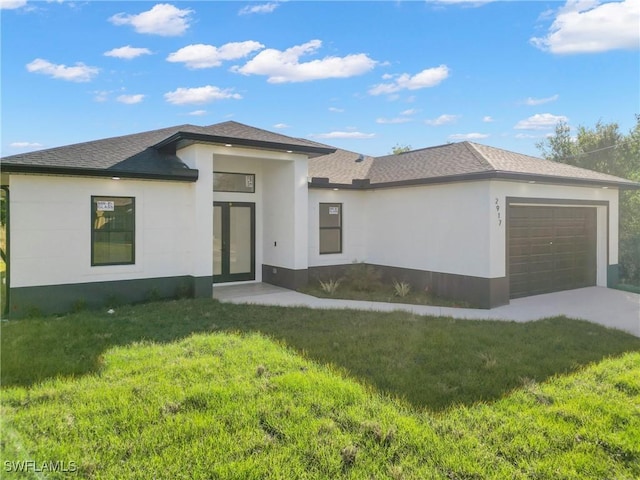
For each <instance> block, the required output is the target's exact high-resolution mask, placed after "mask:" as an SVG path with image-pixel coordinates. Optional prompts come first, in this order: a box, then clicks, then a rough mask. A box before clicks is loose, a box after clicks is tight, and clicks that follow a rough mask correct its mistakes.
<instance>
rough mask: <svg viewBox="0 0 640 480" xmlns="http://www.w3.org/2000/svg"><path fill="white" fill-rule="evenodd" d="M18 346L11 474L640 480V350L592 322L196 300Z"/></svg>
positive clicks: (25, 332) (17, 335) (7, 402)
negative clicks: (27, 463) (54, 467)
mask: <svg viewBox="0 0 640 480" xmlns="http://www.w3.org/2000/svg"><path fill="white" fill-rule="evenodd" d="M1 346H2V351H1V354H2V382H3V387H2V390H1V393H2V412H1V413H2V415H1V417H0V418H1V419H2V430H1V432H2V442H0V452H1V454H2V461H3V462H2V464H1V465H0V468H3V469H4V470H3V471H2V473H3V474H4V473H5V472H6V464H5V463H4V462H5V461H9V462H11V461H14V462H15V461H20V460H22V461H24V460H33V461H35V462H36V464H38V465H41V464H42V463H43V462H55V461H64V462H66V463H67V466H68V465H69V462H74V463H73V465H74V466H75V467H76V468H77V471H76V472H73V473H71V474H68V475H67V476H66V477H65V475H64V474H56V473H52V474H51V475H50V476H48V477H47V478H101V479H102V478H104V479H128V478H132V479H133V478H154V477H155V478H171V479H173V478H189V479H199V478H221V479H225V478H230V479H231V478H238V479H252V478H256V479H258V478H283V479H289V478H327V479H333V478H357V479H360V478H393V479H400V478H402V479H423V478H443V479H463V478H467V479H468V478H478V479H480V478H514V479H517V478H522V479H524V478H545V479H546V478H548V479H563V478H566V479H569V478H586V479H591V478H593V479H596V478H612V479H613V478H619V479H627V478H628V479H632V478H638V477H639V476H640V416H639V415H638V408H639V405H640V339H638V338H636V337H633V336H631V335H627V334H625V333H623V332H618V331H615V330H608V329H604V328H602V327H599V326H597V325H593V324H590V323H587V322H580V321H573V320H568V319H565V318H555V319H549V320H545V321H541V322H533V323H526V324H517V323H509V322H491V321H466V320H465V321H456V320H451V319H446V318H422V317H417V316H413V315H410V314H406V313H399V312H396V313H373V312H350V311H314V310H308V309H302V308H299V309H286V308H276V307H258V306H238V305H229V304H220V303H218V302H215V301H211V300H182V301H172V302H163V303H153V304H148V305H140V306H135V307H121V308H119V309H118V310H117V311H116V313H115V314H113V315H109V314H107V313H106V312H79V313H76V314H73V315H68V316H65V317H62V318H40V319H28V320H21V321H10V322H3V324H2V345H1ZM301 352H302V353H303V355H301V354H300V353H301ZM625 352H626V353H625ZM16 478H37V477H35V476H33V475H32V476H29V475H22V476H21V475H18V476H17V477H16Z"/></svg>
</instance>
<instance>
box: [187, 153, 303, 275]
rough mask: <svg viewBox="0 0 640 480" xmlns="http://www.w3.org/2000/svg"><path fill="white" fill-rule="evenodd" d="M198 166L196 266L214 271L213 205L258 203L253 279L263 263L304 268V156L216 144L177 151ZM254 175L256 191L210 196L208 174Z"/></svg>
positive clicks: (189, 162)
mask: <svg viewBox="0 0 640 480" xmlns="http://www.w3.org/2000/svg"><path fill="white" fill-rule="evenodd" d="M178 155H179V156H180V158H181V159H182V160H183V161H184V162H185V163H186V164H187V165H189V166H190V167H192V168H197V169H198V170H199V171H200V176H199V179H198V182H197V187H196V190H197V195H196V196H197V203H198V208H199V211H198V213H197V214H196V223H197V225H198V235H199V237H200V239H201V241H200V242H199V244H198V248H197V249H198V252H199V253H198V255H197V256H196V257H195V258H196V259H197V260H196V262H198V263H199V268H201V269H202V268H205V267H207V268H209V271H208V275H211V273H212V271H213V270H212V262H213V258H212V238H213V202H214V201H225V202H234V201H235V202H253V203H255V204H256V232H255V233H256V281H260V280H261V279H262V268H261V266H262V264H263V263H265V264H268V265H274V266H279V267H285V268H291V269H304V268H307V263H308V262H307V229H308V220H307V201H308V192H307V158H306V156H304V155H300V154H295V153H286V152H276V151H265V150H256V149H250V148H242V147H224V146H217V145H199V144H196V145H191V146H189V147H187V148H184V149H181V150H179V151H178ZM214 171H219V172H234V173H253V174H255V175H256V181H255V186H256V189H255V193H253V194H250V193H231V192H215V193H213V176H212V172H214Z"/></svg>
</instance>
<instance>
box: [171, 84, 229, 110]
mask: <svg viewBox="0 0 640 480" xmlns="http://www.w3.org/2000/svg"><path fill="white" fill-rule="evenodd" d="M164 98H165V100H166V101H167V102H169V103H171V104H173V105H189V104H191V105H201V104H204V103H209V102H213V101H215V100H226V99H229V98H231V99H235V100H239V99H241V98H242V96H241V95H240V94H238V93H233V92H232V90H231V89H228V88H227V89H221V88H218V87H213V86H211V85H206V86H204V87H196V88H178V89H176V90H174V91H173V92H167V93H165V94H164Z"/></svg>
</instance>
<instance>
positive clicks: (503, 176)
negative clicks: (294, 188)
mask: <svg viewBox="0 0 640 480" xmlns="http://www.w3.org/2000/svg"><path fill="white" fill-rule="evenodd" d="M495 179H498V180H513V181H520V182H527V183H546V184H561V185H576V186H591V187H600V188H605V187H606V188H609V187H611V188H618V189H621V190H624V189H628V190H633V189H636V190H640V183H636V182H632V181H628V182H620V181H611V180H598V179H585V178H572V177H556V176H549V175H539V174H528V173H518V172H505V171H499V170H491V171H485V172H474V173H465V174H457V175H444V176H439V177H430V178H416V179H408V180H398V181H393V182H379V183H369V182H368V181H366V180H358V179H354V180H353V181H352V183H335V182H330V181H329V180H328V179H324V178H315V177H314V178H312V179H311V181H310V182H309V187H311V188H332V189H334V188H338V189H346V190H372V189H376V188H393V187H409V186H416V185H433V184H441V183H456V182H470V181H477V180H495Z"/></svg>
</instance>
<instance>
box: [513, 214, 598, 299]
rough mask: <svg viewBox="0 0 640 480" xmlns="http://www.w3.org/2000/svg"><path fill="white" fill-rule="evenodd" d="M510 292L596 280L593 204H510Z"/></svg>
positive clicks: (530, 291) (554, 288)
mask: <svg viewBox="0 0 640 480" xmlns="http://www.w3.org/2000/svg"><path fill="white" fill-rule="evenodd" d="M508 249H509V250H508V262H509V263H508V266H509V288H510V294H509V296H510V298H517V297H525V296H528V295H537V294H540V293H548V292H556V291H559V290H569V289H572V288H580V287H586V286H590V285H595V284H596V209H595V208H593V207H591V208H589V207H539V206H538V207H533V206H510V207H509V218H508Z"/></svg>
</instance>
